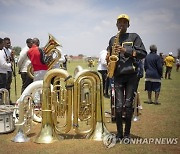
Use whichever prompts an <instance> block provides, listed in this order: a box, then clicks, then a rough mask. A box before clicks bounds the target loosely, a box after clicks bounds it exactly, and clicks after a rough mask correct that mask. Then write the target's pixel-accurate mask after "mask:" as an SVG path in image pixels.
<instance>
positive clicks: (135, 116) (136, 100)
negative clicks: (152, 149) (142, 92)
mask: <svg viewBox="0 0 180 154" xmlns="http://www.w3.org/2000/svg"><path fill="white" fill-rule="evenodd" d="M139 105H140V99H139V92H137V93H135V98H134V114H133V118H132V120H133V121H138V120H139V115H140V113H139Z"/></svg>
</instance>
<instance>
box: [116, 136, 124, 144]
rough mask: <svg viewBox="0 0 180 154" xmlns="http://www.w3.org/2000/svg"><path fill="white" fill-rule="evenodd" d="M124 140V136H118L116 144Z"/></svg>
mask: <svg viewBox="0 0 180 154" xmlns="http://www.w3.org/2000/svg"><path fill="white" fill-rule="evenodd" d="M122 139H123V136H122V135H121V136H119V135H116V143H119V142H120V141H121V140H122Z"/></svg>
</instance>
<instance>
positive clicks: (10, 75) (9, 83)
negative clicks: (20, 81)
mask: <svg viewBox="0 0 180 154" xmlns="http://www.w3.org/2000/svg"><path fill="white" fill-rule="evenodd" d="M11 83H12V72H11V71H8V72H7V84H6V89H7V90H8V91H9V100H11V99H10V97H11Z"/></svg>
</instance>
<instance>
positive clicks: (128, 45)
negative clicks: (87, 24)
mask: <svg viewBox="0 0 180 154" xmlns="http://www.w3.org/2000/svg"><path fill="white" fill-rule="evenodd" d="M129 22H130V18H129V16H128V15H127V14H120V15H119V16H118V18H117V20H116V26H117V29H118V31H119V32H118V34H120V35H119V38H118V41H119V42H118V43H117V44H116V43H115V38H116V36H118V35H116V36H113V37H111V39H110V41H109V45H108V46H109V51H108V54H107V58H106V59H109V58H108V56H111V55H112V54H113V52H115V53H117V55H118V58H119V59H118V61H117V63H116V67H115V71H114V76H113V77H114V87H115V115H116V126H117V135H116V142H120V140H121V139H126V138H127V139H130V130H131V121H132V116H133V99H134V89H135V84H136V80H137V65H136V59H143V58H145V57H146V54H147V52H146V49H145V47H144V44H143V42H142V40H141V38H140V36H139V35H138V34H137V33H127V32H126V31H127V29H128V28H129V26H130V23H129ZM113 49H114V51H113ZM112 51H113V52H112ZM124 109H125V113H126V115H125V117H126V118H125V128H124V130H123V110H124Z"/></svg>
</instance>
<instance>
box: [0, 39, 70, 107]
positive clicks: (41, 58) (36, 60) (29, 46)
mask: <svg viewBox="0 0 180 154" xmlns="http://www.w3.org/2000/svg"><path fill="white" fill-rule="evenodd" d="M39 45H40V41H39V39H38V38H33V39H32V38H28V39H27V40H26V46H25V47H24V48H23V49H22V50H21V52H20V55H19V57H18V59H16V60H15V58H17V57H16V56H15V55H14V50H12V47H11V40H10V38H8V37H6V38H4V39H2V38H0V89H2V88H4V89H7V90H8V91H9V99H10V104H11V105H14V103H13V102H12V101H11V95H10V94H11V93H10V92H11V91H10V90H11V83H12V77H13V75H14V77H15V76H16V70H15V67H16V64H17V67H18V70H19V74H20V76H21V79H22V87H21V94H22V93H23V91H24V90H25V89H26V87H27V86H28V85H29V84H31V83H32V82H33V81H37V80H43V78H44V75H45V73H46V72H47V71H48V62H49V61H48V60H50V58H49V57H47V56H46V55H45V54H44V51H43V48H40V47H39ZM58 51H59V52H61V49H59V48H58ZM52 56H53V55H52ZM48 58H49V59H48ZM51 58H52V57H51ZM46 59H47V61H46ZM60 63H62V66H60ZM60 67H61V68H63V69H65V70H67V55H63V56H61V58H60V59H59V61H58V62H57V63H55V64H54V65H53V67H52V68H60ZM29 68H31V69H32V70H33V76H31V75H30V69H29ZM15 85H16V83H15ZM15 91H16V89H15ZM0 104H2V93H0Z"/></svg>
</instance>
